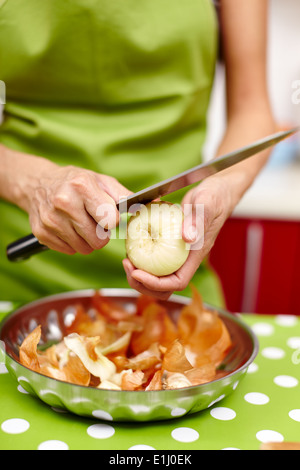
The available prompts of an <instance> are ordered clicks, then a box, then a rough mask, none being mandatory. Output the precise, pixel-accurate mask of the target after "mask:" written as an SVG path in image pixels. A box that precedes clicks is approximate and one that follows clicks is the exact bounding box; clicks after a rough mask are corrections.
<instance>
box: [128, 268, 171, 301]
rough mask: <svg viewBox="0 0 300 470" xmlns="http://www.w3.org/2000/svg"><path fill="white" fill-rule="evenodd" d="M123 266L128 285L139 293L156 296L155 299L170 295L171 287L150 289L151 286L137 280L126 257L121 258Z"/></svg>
mask: <svg viewBox="0 0 300 470" xmlns="http://www.w3.org/2000/svg"><path fill="white" fill-rule="evenodd" d="M123 267H124V270H125V273H126V276H127V281H128V284H129V285H130V287H132V289H135V290H136V291H138V292H140V293H141V294H144V295H149V296H152V297H156V298H157V299H160V300H168V298H169V297H170V295H172V293H173V290H172V289H171V290H170V291H156V290H155V289H152V288H151V287H150V288H148V287H147V286H146V285H144V284H143V282H139V281H138V280H137V279H135V277H133V275H134V272H135V271H136V270H135V268H134V266H133V265H132V264H131V262H130V261H129V260H128V259H125V260H123ZM142 272H143V271H142ZM146 274H147V273H146Z"/></svg>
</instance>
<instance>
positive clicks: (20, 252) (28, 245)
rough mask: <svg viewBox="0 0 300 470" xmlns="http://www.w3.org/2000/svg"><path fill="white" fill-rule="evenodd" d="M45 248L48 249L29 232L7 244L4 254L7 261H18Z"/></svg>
mask: <svg viewBox="0 0 300 470" xmlns="http://www.w3.org/2000/svg"><path fill="white" fill-rule="evenodd" d="M46 250H48V247H47V246H45V245H41V244H40V242H39V241H38V239H37V238H36V237H35V236H34V235H33V234H30V235H27V236H26V237H24V238H20V239H19V240H16V241H15V242H13V243H11V244H10V245H8V246H7V248H6V256H7V258H8V259H9V261H13V262H18V261H24V260H26V259H28V258H30V257H31V256H33V255H36V254H38V253H41V252H42V251H46Z"/></svg>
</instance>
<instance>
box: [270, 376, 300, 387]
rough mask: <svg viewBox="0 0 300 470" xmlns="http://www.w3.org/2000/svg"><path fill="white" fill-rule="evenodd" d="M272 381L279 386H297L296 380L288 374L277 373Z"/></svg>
mask: <svg viewBox="0 0 300 470" xmlns="http://www.w3.org/2000/svg"><path fill="white" fill-rule="evenodd" d="M274 383H275V384H276V385H279V387H284V388H293V387H297V385H298V380H297V379H296V378H295V377H291V376H290V375H277V377H275V378H274Z"/></svg>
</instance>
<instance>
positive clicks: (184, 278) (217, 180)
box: [123, 176, 234, 299]
mask: <svg viewBox="0 0 300 470" xmlns="http://www.w3.org/2000/svg"><path fill="white" fill-rule="evenodd" d="M228 183H229V181H228V180H226V178H223V177H220V176H216V177H210V178H209V179H207V180H205V181H203V182H202V183H201V184H200V185H199V186H197V187H196V188H194V189H192V190H190V191H189V192H188V193H187V194H186V196H185V197H184V199H183V201H182V209H183V211H184V214H185V218H184V222H183V226H182V238H183V239H184V240H185V241H186V242H187V243H190V244H191V250H190V254H189V256H188V258H187V261H186V262H185V264H184V265H183V266H182V267H181V268H180V269H179V270H178V271H177V272H175V273H174V274H171V275H170V276H164V277H156V276H153V275H152V274H149V273H147V272H145V271H142V270H140V269H135V268H134V266H133V265H132V263H131V262H130V261H129V260H128V259H125V260H124V261H123V266H124V269H125V272H126V275H127V279H128V283H129V284H130V286H131V287H132V288H133V289H136V290H138V291H139V292H141V293H144V294H148V295H152V296H155V297H157V298H160V299H167V298H168V297H169V296H170V295H171V294H172V293H173V292H174V291H182V290H184V289H185V288H186V287H187V286H188V285H189V283H190V281H191V280H192V278H193V276H194V274H195V272H196V271H197V269H198V268H199V266H200V264H201V262H202V261H203V259H204V258H205V257H206V256H207V254H208V253H209V251H210V250H211V248H212V246H213V245H214V242H215V240H216V237H217V235H218V233H219V231H220V229H221V228H222V226H223V224H224V222H225V221H226V219H227V218H228V217H229V215H230V214H231V212H232V210H233V208H234V202H233V198H232V191H231V189H230V186H228ZM199 209H200V210H199Z"/></svg>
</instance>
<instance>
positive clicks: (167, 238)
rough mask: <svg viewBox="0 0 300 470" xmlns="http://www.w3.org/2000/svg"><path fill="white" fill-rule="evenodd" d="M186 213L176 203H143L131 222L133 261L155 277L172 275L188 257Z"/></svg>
mask: <svg viewBox="0 0 300 470" xmlns="http://www.w3.org/2000/svg"><path fill="white" fill-rule="evenodd" d="M182 222H183V212H182V210H181V208H180V207H179V206H177V205H176V204H170V203H168V202H152V203H149V204H147V205H145V206H141V208H140V209H139V211H138V212H137V213H136V215H133V216H132V217H131V218H130V220H129V223H128V227H127V238H126V251H127V256H128V258H129V260H130V261H131V263H132V264H133V265H134V266H135V267H136V268H138V269H142V270H143V271H146V272H148V273H150V274H153V275H154V276H168V275H170V274H172V273H174V272H175V271H177V270H178V269H179V268H180V267H181V266H182V265H183V264H184V263H185V261H186V260H187V257H188V255H189V250H190V245H189V244H188V243H186V242H185V241H184V240H183V239H182Z"/></svg>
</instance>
